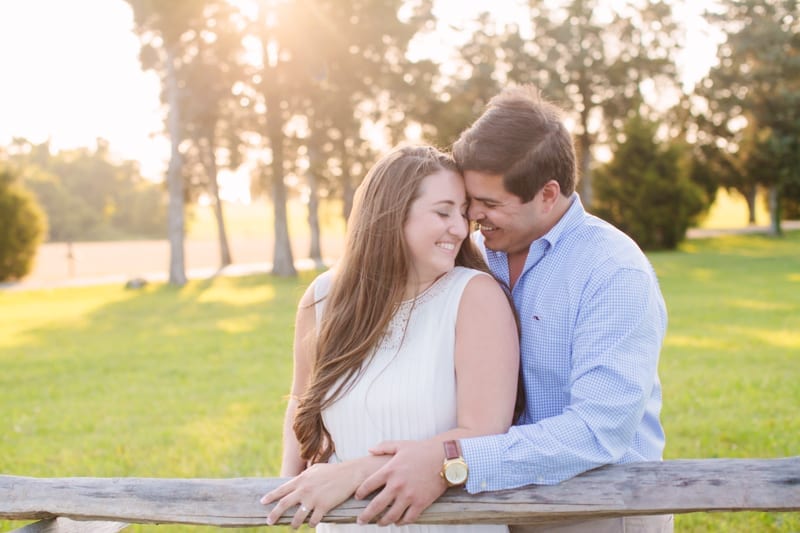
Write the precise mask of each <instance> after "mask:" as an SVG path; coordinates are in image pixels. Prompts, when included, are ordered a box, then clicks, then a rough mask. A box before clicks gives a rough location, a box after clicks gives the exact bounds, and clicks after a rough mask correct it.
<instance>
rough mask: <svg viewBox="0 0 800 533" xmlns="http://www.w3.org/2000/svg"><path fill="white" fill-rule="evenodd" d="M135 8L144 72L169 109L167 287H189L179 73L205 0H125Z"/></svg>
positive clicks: (200, 21)
mask: <svg viewBox="0 0 800 533" xmlns="http://www.w3.org/2000/svg"><path fill="white" fill-rule="evenodd" d="M127 1H128V3H129V4H130V5H131V7H132V8H133V14H134V20H135V23H136V28H135V31H136V33H137V35H138V36H139V39H140V41H141V43H142V52H141V60H142V66H143V67H144V68H145V69H154V70H156V71H157V72H158V73H159V74H160V75H161V79H162V84H163V86H164V96H163V99H164V100H165V101H166V106H167V133H168V136H169V139H170V144H171V153H170V160H169V167H168V169H167V190H168V191H169V208H168V228H167V236H168V238H169V245H170V261H169V283H170V284H172V285H177V286H182V285H185V284H186V260H185V256H184V236H185V212H184V209H185V202H184V187H183V177H182V172H181V170H182V166H183V161H182V153H181V142H182V141H183V135H182V133H183V130H182V117H181V114H180V112H181V99H182V98H183V95H182V92H183V90H182V89H183V88H182V87H181V85H180V80H179V78H178V69H179V68H180V64H181V63H182V62H183V61H184V58H183V52H184V49H185V44H186V40H187V39H190V38H191V36H192V35H191V30H193V29H197V28H199V27H200V26H201V24H202V18H203V10H204V8H205V4H206V1H204V0H171V1H170V2H161V1H159V0H127Z"/></svg>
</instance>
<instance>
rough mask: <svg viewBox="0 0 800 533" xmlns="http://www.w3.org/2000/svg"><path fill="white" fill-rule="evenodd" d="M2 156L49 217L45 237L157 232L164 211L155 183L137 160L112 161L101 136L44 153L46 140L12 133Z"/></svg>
mask: <svg viewBox="0 0 800 533" xmlns="http://www.w3.org/2000/svg"><path fill="white" fill-rule="evenodd" d="M7 158H8V160H9V161H10V162H13V163H14V164H15V165H16V166H18V167H19V168H22V169H24V172H23V173H22V176H21V179H22V185H23V186H24V187H25V188H26V189H28V190H30V191H31V192H33V193H34V195H35V196H36V199H37V201H38V203H39V204H40V206H41V207H42V209H43V210H44V212H45V214H46V215H47V219H48V221H49V234H48V236H47V240H48V241H51V242H53V241H55V242H68V243H69V242H72V241H78V240H84V241H88V240H99V239H117V238H131V237H133V238H141V237H155V236H161V235H163V232H164V227H165V226H166V212H165V206H164V202H163V193H162V190H161V188H160V187H159V186H158V185H156V184H154V183H151V182H149V181H148V180H146V179H144V178H143V177H142V175H141V173H140V172H139V164H138V163H137V162H134V161H115V160H113V158H112V156H111V155H110V147H109V144H108V142H107V141H105V140H103V139H97V147H96V148H94V149H90V148H76V149H70V150H62V151H59V152H56V153H50V146H49V143H47V142H44V143H41V144H33V143H31V142H29V141H27V140H25V139H16V140H15V141H14V143H13V145H12V146H11V147H10V149H9V151H8V156H7Z"/></svg>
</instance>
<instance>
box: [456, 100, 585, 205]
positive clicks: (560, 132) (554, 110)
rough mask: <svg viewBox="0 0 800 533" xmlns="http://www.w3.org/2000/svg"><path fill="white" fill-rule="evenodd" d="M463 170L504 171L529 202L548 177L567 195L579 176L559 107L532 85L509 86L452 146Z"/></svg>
mask: <svg viewBox="0 0 800 533" xmlns="http://www.w3.org/2000/svg"><path fill="white" fill-rule="evenodd" d="M453 156H454V157H455V160H456V163H457V164H458V166H459V169H460V170H461V172H465V171H468V170H474V171H477V172H484V173H487V174H498V175H501V176H503V185H504V186H505V188H506V190H507V191H509V192H510V193H512V194H514V195H516V196H518V197H519V198H520V199H521V200H522V201H523V202H529V201H530V200H531V199H533V197H534V196H535V195H536V193H537V192H539V191H540V190H541V188H542V187H543V186H544V184H545V183H547V182H548V181H550V180H551V179H552V180H556V181H557V182H558V184H559V185H560V186H561V193H562V194H563V195H564V196H569V195H571V194H572V192H573V191H574V190H575V183H576V181H577V175H576V165H575V148H574V146H573V143H572V137H571V136H570V134H569V132H568V131H567V128H566V127H565V126H564V123H563V119H562V114H561V110H560V109H559V108H558V107H556V106H554V105H553V104H551V103H549V102H546V101H544V100H543V99H542V98H541V96H540V94H539V91H538V90H537V89H535V88H534V87H531V86H523V87H509V88H507V89H505V90H503V91H502V92H501V93H500V94H498V95H497V96H495V97H494V98H492V99H491V100H490V101H489V104H488V105H487V106H486V110H485V111H484V112H483V114H482V115H481V116H480V117H479V118H478V120H476V121H475V122H474V123H473V124H472V126H470V127H469V128H468V129H467V130H465V131H464V132H462V133H461V136H460V137H459V138H458V140H457V141H456V142H455V144H454V145H453Z"/></svg>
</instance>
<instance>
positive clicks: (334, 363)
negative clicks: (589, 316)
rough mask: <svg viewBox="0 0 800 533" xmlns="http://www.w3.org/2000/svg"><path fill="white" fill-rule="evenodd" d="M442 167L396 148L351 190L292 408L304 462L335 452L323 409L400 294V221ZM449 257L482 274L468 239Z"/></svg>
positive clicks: (414, 149) (432, 158) (436, 155)
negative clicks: (339, 250)
mask: <svg viewBox="0 0 800 533" xmlns="http://www.w3.org/2000/svg"><path fill="white" fill-rule="evenodd" d="M441 170H449V171H452V172H458V170H457V168H456V165H455V162H454V161H453V159H452V158H451V157H450V156H449V155H446V154H443V153H441V152H439V151H438V150H436V149H435V148H433V147H430V146H406V147H400V148H395V149H394V150H392V151H391V152H389V153H388V154H387V155H386V156H384V157H383V158H382V159H381V160H379V161H378V162H377V163H376V164H375V166H373V167H372V168H371V169H370V171H369V172H368V173H367V176H366V178H364V181H363V182H362V184H361V185H360V186H359V188H358V191H357V192H356V198H355V202H354V206H353V212H352V215H351V219H350V222H349V226H348V232H347V238H346V242H345V249H344V253H343V256H342V258H341V261H340V262H339V266H338V267H337V270H336V274H335V279H334V282H333V283H332V285H331V289H330V292H329V293H328V296H327V298H326V300H327V301H326V304H325V309H326V310H325V312H324V313H323V316H322V320H321V321H320V323H319V324H317V338H316V343H315V351H314V357H313V365H312V370H311V380H310V383H309V386H308V388H307V389H306V391H305V393H304V394H303V395H302V397H301V398H300V402H299V405H298V407H297V411H296V412H295V419H294V432H295V435H296V436H297V440H298V442H299V444H300V456H301V457H302V458H303V459H304V460H305V461H308V462H310V463H317V462H324V461H327V460H328V458H329V457H330V456H331V455H332V454H333V453H334V451H335V448H334V443H333V440H332V439H331V435H330V433H328V430H327V429H326V428H325V425H324V423H323V420H322V411H323V410H324V409H325V408H326V407H328V406H329V405H331V404H332V403H333V402H334V401H336V400H337V399H338V398H339V397H340V395H341V394H342V393H343V392H344V391H345V390H346V388H347V387H348V386H350V385H351V384H352V382H353V380H354V379H355V376H357V374H358V372H359V370H360V369H361V367H362V365H363V363H364V361H365V360H366V358H367V357H369V355H370V353H371V351H372V349H373V348H374V347H375V346H376V345H377V344H378V342H379V341H380V339H381V337H382V336H383V334H384V332H385V330H386V327H387V326H388V324H389V321H390V320H391V318H392V315H393V314H394V312H395V310H396V309H397V308H398V306H399V305H400V303H401V302H402V300H403V295H404V293H405V289H406V282H407V280H408V274H409V271H408V268H409V254H408V249H407V247H406V243H405V241H404V239H403V226H404V224H405V222H406V218H407V216H408V211H409V208H410V206H411V203H412V202H413V201H414V200H416V198H417V197H418V196H419V194H420V191H419V189H420V183H421V182H422V180H423V179H424V178H425V177H427V176H430V175H431V174H435V173H436V172H439V171H441ZM455 263H456V265H461V266H466V267H470V268H475V269H478V270H482V271H484V272H488V268H487V267H486V264H485V262H484V260H483V256H482V255H481V253H480V252H479V251H478V250H477V248H476V247H475V245H474V244H473V243H472V241H471V240H470V239H469V238H467V239H465V240H464V243H463V244H462V245H461V249H460V250H459V252H458V254H457V256H456V261H455ZM342 378H344V379H342Z"/></svg>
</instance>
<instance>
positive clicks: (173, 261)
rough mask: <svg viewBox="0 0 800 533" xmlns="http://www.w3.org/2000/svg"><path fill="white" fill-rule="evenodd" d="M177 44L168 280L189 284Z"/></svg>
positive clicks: (170, 59)
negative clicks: (185, 245)
mask: <svg viewBox="0 0 800 533" xmlns="http://www.w3.org/2000/svg"><path fill="white" fill-rule="evenodd" d="M175 48H176V46H168V47H166V54H167V57H166V67H167V78H166V80H165V81H166V85H167V101H168V102H169V116H168V121H167V123H168V129H169V137H170V143H171V146H172V150H171V153H170V158H169V167H168V168H167V190H168V191H169V207H168V209H167V236H168V238H169V251H170V256H169V283H170V285H176V286H179V287H181V286H183V285H185V284H186V260H185V257H184V242H183V240H184V232H185V229H184V198H183V176H181V167H182V166H183V161H182V156H181V152H180V143H181V117H180V93H179V91H180V89H179V88H178V79H177V74H176V72H175Z"/></svg>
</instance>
